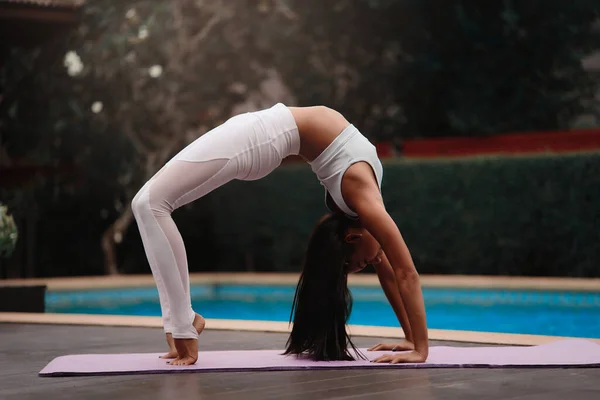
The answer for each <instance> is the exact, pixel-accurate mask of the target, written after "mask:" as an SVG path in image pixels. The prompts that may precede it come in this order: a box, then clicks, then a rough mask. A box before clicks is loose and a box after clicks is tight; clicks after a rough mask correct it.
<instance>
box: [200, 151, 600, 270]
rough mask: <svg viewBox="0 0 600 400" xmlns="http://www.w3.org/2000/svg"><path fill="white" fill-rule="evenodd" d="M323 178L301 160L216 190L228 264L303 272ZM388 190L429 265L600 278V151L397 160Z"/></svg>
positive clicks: (387, 171) (387, 170)
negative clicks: (247, 255) (247, 257)
mask: <svg viewBox="0 0 600 400" xmlns="http://www.w3.org/2000/svg"><path fill="white" fill-rule="evenodd" d="M318 186H319V185H318V183H317V182H316V179H315V178H314V176H313V175H312V172H311V171H310V169H309V168H308V167H300V166H294V167H287V168H282V169H281V170H279V171H277V172H275V173H274V174H272V175H271V176H269V177H268V178H266V179H264V180H262V181H260V182H256V183H252V184H248V183H240V182H236V183H235V184H232V185H230V186H227V187H225V188H222V189H221V190H219V191H217V192H216V193H214V194H213V195H211V198H212V201H213V203H212V207H213V210H214V213H215V220H216V221H218V223H217V225H216V227H215V229H216V236H217V241H218V244H219V246H220V253H221V254H223V255H226V257H229V259H228V260H223V263H222V265H223V267H224V268H236V267H235V265H236V263H237V265H239V260H240V259H241V258H242V256H243V253H244V252H254V253H255V257H256V258H257V260H268V261H267V262H268V263H267V264H266V265H265V264H260V265H259V267H260V268H261V269H266V270H295V271H297V270H298V269H299V268H300V265H301V262H302V254H303V251H304V245H305V243H306V242H307V239H308V236H309V234H310V232H311V229H312V227H313V225H314V224H315V223H316V221H317V220H318V219H319V217H320V216H321V215H322V214H323V213H325V212H326V209H325V206H324V204H323V199H322V196H320V195H321V194H322V192H321V188H319V187H318ZM292 188H293V189H292ZM383 196H384V200H385V203H386V207H387V209H388V211H389V213H390V214H391V215H392V217H393V218H394V220H395V221H396V223H397V224H398V226H399V227H400V230H401V231H402V233H403V235H404V237H405V240H406V241H407V244H408V246H409V248H410V250H411V253H412V255H413V258H414V260H415V263H416V265H417V268H418V270H419V271H420V272H423V273H435V274H451V273H458V274H491V275H498V274H500V275H541V276H546V275H548V276H600V271H598V268H597V265H598V261H599V255H600V244H599V243H600V233H599V232H598V229H597V226H598V225H597V222H598V221H599V220H600V211H599V210H598V207H597V204H598V203H599V202H600V153H590V154H579V155H560V156H553V155H543V156H536V157H481V158H469V159H453V160H419V161H390V162H386V163H385V165H384V183H383ZM240 199H244V200H243V201H240Z"/></svg>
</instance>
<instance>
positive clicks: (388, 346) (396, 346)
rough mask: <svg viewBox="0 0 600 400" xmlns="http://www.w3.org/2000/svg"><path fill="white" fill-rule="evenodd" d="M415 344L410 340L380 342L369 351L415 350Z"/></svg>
mask: <svg viewBox="0 0 600 400" xmlns="http://www.w3.org/2000/svg"><path fill="white" fill-rule="evenodd" d="M414 349H415V345H414V344H412V342H409V341H408V340H402V341H400V342H398V343H379V344H377V345H375V346H373V347H371V348H370V349H369V350H368V351H406V350H414Z"/></svg>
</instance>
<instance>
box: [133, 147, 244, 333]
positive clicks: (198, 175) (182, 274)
mask: <svg viewBox="0 0 600 400" xmlns="http://www.w3.org/2000/svg"><path fill="white" fill-rule="evenodd" d="M237 172H238V169H237V163H236V161H235V160H229V159H214V160H208V161H199V162H195V161H181V160H178V159H177V158H175V159H173V160H171V161H170V162H169V163H168V164H167V165H166V166H165V167H164V168H163V169H162V170H161V171H160V172H159V173H157V174H156V175H155V176H154V177H153V178H152V179H150V181H148V182H147V183H146V185H144V187H142V189H141V190H140V191H139V192H138V194H137V195H136V196H135V198H134V199H133V202H132V209H133V213H134V215H135V219H136V221H137V224H138V227H139V230H140V234H141V237H142V242H143V244H144V249H145V252H146V256H147V257H148V262H149V264H150V268H151V270H152V274H153V276H154V279H155V281H156V285H157V287H158V291H159V298H160V303H161V310H162V313H163V323H164V329H165V332H167V333H172V335H173V338H176V339H192V338H197V337H198V334H197V331H196V329H195V328H194V326H193V321H194V317H195V313H194V311H193V310H192V305H191V299H190V288H189V272H188V265H187V257H186V252H185V246H184V243H183V239H182V238H181V234H180V233H179V230H178V229H177V226H176V225H175V222H174V221H173V219H172V218H171V213H172V212H173V211H174V210H175V209H177V208H179V207H181V206H183V205H185V204H187V203H189V202H191V201H193V200H196V199H198V198H200V197H202V196H204V195H206V194H208V193H210V192H211V191H213V190H214V189H216V188H218V187H219V186H222V185H224V184H225V183H227V182H229V181H231V180H233V179H235V178H236V176H237Z"/></svg>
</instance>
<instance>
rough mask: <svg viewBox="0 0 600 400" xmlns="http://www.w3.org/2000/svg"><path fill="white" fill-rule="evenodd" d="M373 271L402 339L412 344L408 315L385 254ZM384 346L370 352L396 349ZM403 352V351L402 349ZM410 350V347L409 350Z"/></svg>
mask: <svg viewBox="0 0 600 400" xmlns="http://www.w3.org/2000/svg"><path fill="white" fill-rule="evenodd" d="M373 267H375V271H376V272H377V277H378V278H379V283H380V284H381V288H382V289H383V292H384V293H385V297H386V298H387V300H388V302H389V303H390V305H391V306H392V309H393V310H394V313H395V314H396V317H397V318H398V322H399V323H400V326H401V327H402V330H403V331H404V338H405V339H406V340H407V341H408V342H410V343H411V344H412V342H413V336H412V330H411V329H410V322H409V320H408V315H407V314H406V309H405V307H404V303H403V302H402V297H401V296H400V292H399V290H398V283H397V282H396V275H395V274H394V270H393V269H392V266H391V265H390V261H389V260H388V258H387V256H386V255H385V252H384V253H383V256H382V257H381V262H380V263H378V264H374V265H373ZM387 347H390V346H386V345H378V346H374V347H373V348H372V349H370V350H392V348H394V347H397V346H396V345H392V346H391V347H390V348H389V349H388V348H387ZM403 350H404V349H403ZM410 350H412V346H411V348H410Z"/></svg>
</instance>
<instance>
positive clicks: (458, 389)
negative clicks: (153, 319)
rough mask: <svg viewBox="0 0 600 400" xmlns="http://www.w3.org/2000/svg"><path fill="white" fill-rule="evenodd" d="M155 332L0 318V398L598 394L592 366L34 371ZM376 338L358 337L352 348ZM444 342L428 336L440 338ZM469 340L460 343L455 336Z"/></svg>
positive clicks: (219, 339) (157, 339)
mask: <svg viewBox="0 0 600 400" xmlns="http://www.w3.org/2000/svg"><path fill="white" fill-rule="evenodd" d="M286 338H287V336H286V335H285V334H278V333H257V332H230V331H229V332H228V331H207V332H205V333H204V334H203V335H202V340H201V341H200V348H201V350H227V349H231V350H234V349H247V350H252V349H272V348H283V346H284V344H285V340H286ZM162 340H163V336H162V332H161V331H160V330H159V329H151V328H122V327H119V328H117V327H93V326H64V325H63V326H57V325H26V324H0V399H2V400H10V399H18V400H26V399H45V400H52V399H64V398H72V399H85V400H88V399H102V400H106V399H110V400H120V399H127V400H135V399H170V400H187V399H244V400H251V399H310V400H318V399H449V400H453V399H460V400H469V399H474V400H475V399H476V400H480V399H513V400H517V399H523V400H538V399H539V400H552V399H561V400H562V399H565V398H571V399H577V400H580V399H599V398H600V369H419V370H381V371H374V370H373V371H371V370H361V371H339V370H337V371H287V372H285V371H284V372H248V373H243V372H242V373H240V372H236V373H197V374H165V375H126V376H108V377H77V378H40V377H38V375H37V374H38V372H39V371H40V370H41V369H42V368H43V367H44V366H45V365H46V364H47V363H48V362H49V361H50V360H52V359H53V358H54V357H56V356H60V355H66V354H74V353H84V352H86V353H117V352H121V353H125V352H130V353H131V352H157V351H161V350H163V344H162ZM380 340H381V339H377V338H356V344H357V345H359V346H368V345H371V344H373V343H375V342H379V341H380ZM439 344H442V342H433V343H432V345H439ZM453 345H456V346H468V345H469V344H466V343H462V344H459V343H454V344H453Z"/></svg>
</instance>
